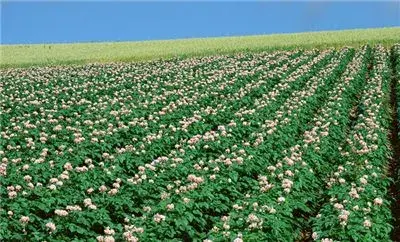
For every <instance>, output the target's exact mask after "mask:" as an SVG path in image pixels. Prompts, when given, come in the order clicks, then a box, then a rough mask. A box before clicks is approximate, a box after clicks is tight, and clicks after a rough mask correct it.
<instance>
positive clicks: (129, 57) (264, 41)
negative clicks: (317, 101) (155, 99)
mask: <svg viewBox="0 0 400 242" xmlns="http://www.w3.org/2000/svg"><path fill="white" fill-rule="evenodd" d="M397 42H400V28H399V27H393V28H378V29H360V30H344V31H325V32H310V33H295V34H273V35H257V36H240V37H221V38H196V39H180V40H160V41H141V42H114V43H76V44H32V45H1V46H0V54H1V62H0V67H3V68H4V67H26V66H37V65H57V64H84V63H90V62H119V61H124V62H125V61H146V60H155V59H160V58H163V59H166V58H172V57H190V56H204V55H215V54H227V53H236V52H241V51H252V52H253V51H261V50H282V49H285V50H289V49H295V48H304V49H310V48H326V47H330V46H333V47H342V46H360V45H363V44H376V43H380V44H383V45H391V44H393V43H397Z"/></svg>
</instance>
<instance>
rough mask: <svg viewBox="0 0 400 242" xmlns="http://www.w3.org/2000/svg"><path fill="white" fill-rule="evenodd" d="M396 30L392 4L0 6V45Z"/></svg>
mask: <svg viewBox="0 0 400 242" xmlns="http://www.w3.org/2000/svg"><path fill="white" fill-rule="evenodd" d="M388 26H400V2H399V1H391V2H382V1H376V2H368V1H366V2H360V1H356V2H346V1H336V2H324V1H313V2H297V1H294V2H293V1H291V2H268V1H254V2H216V3H215V2H182V1H180V2H166V1H161V2H132V1H130V2H124V1H117V2H108V1H98V2H90V1H82V2H80V1H72V2H64V1H62V2H51V1H47V2H12V1H6V2H3V1H2V3H1V43H2V44H27V43H70V42H91V41H96V42H98V41H136V40H154V39H176V38H193V37H214V36H232V35H254V34H270V33H289V32H305V31H318V30H339V29H353V28H373V27H388Z"/></svg>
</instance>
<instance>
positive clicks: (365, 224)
mask: <svg viewBox="0 0 400 242" xmlns="http://www.w3.org/2000/svg"><path fill="white" fill-rule="evenodd" d="M363 225H364V227H366V228H369V227H371V226H372V223H371V221H369V220H368V219H366V220H365V221H364V223H363Z"/></svg>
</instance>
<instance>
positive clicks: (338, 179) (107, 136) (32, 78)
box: [0, 45, 400, 242]
mask: <svg viewBox="0 0 400 242" xmlns="http://www.w3.org/2000/svg"><path fill="white" fill-rule="evenodd" d="M399 107H400V45H393V46H381V45H365V46H363V47H360V48H356V47H343V48H339V49H334V48H332V49H324V50H318V49H312V50H302V49H296V50H288V51H283V50H282V51H274V52H258V53H257V52H256V53H237V54H231V55H215V56H208V57H192V58H188V59H173V60H158V61H148V62H141V63H111V64H86V65H69V66H50V67H30V68H3V69H0V115H1V119H0V125H1V133H0V241H100V242H101V241H105V242H112V241H130V242H134V241H204V242H211V241H214V242H216V241H234V242H241V241H256V242H258V241H297V242H301V241H312V240H315V241H322V242H333V241H362V242H364V241H391V240H393V239H394V236H396V235H393V233H394V232H393V231H395V230H396V227H397V226H398V224H399V222H398V221H397V220H396V218H397V219H400V218H399V214H400V212H399V211H400V209H399V205H396V203H397V204H398V203H400V202H399V201H396V199H399V197H400V196H399V190H400V182H399V181H400V173H399V171H398V170H399V166H398V165H399V162H400V161H399V156H400V154H399V153H400V146H399V138H398V137H399V127H397V126H398V125H399V122H398V120H400V108H399ZM396 112H397V113H396Z"/></svg>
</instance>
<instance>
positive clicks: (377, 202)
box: [374, 197, 383, 206]
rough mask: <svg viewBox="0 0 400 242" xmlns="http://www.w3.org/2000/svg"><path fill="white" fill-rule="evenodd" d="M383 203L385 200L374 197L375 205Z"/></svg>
mask: <svg viewBox="0 0 400 242" xmlns="http://www.w3.org/2000/svg"><path fill="white" fill-rule="evenodd" d="M382 203H383V200H382V198H379V197H378V198H375V199H374V204H375V205H378V206H380V205H382Z"/></svg>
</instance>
